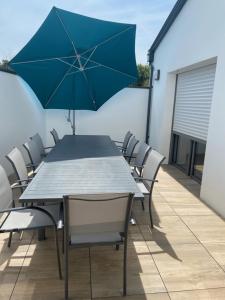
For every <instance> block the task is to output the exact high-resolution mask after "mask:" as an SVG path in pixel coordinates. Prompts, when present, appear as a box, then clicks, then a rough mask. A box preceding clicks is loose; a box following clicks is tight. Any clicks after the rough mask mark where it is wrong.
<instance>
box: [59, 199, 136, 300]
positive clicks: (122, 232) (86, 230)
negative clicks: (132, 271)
mask: <svg viewBox="0 0 225 300" xmlns="http://www.w3.org/2000/svg"><path fill="white" fill-rule="evenodd" d="M132 200H133V194H98V195H97V194H96V195H74V196H65V197H64V202H63V203H64V222H65V223H64V251H65V252H64V271H65V274H64V277H65V299H68V280H69V278H68V276H69V275H68V274H69V272H68V271H69V255H68V250H69V249H68V248H69V246H74V247H91V246H96V245H116V246H118V245H120V244H124V254H123V258H124V263H123V294H124V295H126V269H127V235H128V223H129V219H130V213H131V206H132Z"/></svg>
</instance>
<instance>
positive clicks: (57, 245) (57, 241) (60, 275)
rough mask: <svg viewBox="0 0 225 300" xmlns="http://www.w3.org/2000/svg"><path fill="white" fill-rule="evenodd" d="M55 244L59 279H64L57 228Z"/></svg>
mask: <svg viewBox="0 0 225 300" xmlns="http://www.w3.org/2000/svg"><path fill="white" fill-rule="evenodd" d="M55 243H56V252H57V261H58V270H59V278H60V279H62V270H61V261H60V252H59V239H58V232H57V228H55Z"/></svg>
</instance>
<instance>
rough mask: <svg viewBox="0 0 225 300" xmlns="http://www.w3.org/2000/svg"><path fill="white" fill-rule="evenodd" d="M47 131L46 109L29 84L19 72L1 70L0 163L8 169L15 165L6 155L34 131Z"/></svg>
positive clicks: (41, 132) (8, 170) (42, 133)
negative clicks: (12, 72)
mask: <svg viewBox="0 0 225 300" xmlns="http://www.w3.org/2000/svg"><path fill="white" fill-rule="evenodd" d="M36 132H39V133H40V134H41V136H44V133H45V119H44V111H43V109H42V107H41V105H40V103H39V101H38V99H37V98H36V96H35V95H34V93H33V91H32V90H31V89H30V88H29V86H28V85H27V84H26V83H25V82H24V81H23V80H22V79H20V78H19V77H18V76H15V75H13V74H9V73H5V72H0V164H2V166H3V167H4V168H5V169H6V171H7V173H8V174H10V173H12V168H11V166H10V164H9V162H8V161H6V159H5V155H6V154H7V153H8V152H10V151H11V150H12V148H13V147H15V146H16V147H18V148H19V149H21V150H22V151H23V153H24V155H25V158H26V159H28V158H27V157H26V153H25V151H24V150H23V147H22V146H21V145H22V144H23V143H24V142H26V140H27V139H28V138H29V137H30V136H31V135H33V134H34V133H36Z"/></svg>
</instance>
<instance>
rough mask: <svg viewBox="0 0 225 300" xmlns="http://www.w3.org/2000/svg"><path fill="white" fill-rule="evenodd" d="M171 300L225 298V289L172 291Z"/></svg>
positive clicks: (221, 299)
mask: <svg viewBox="0 0 225 300" xmlns="http://www.w3.org/2000/svg"><path fill="white" fill-rule="evenodd" d="M170 298H171V300H192V299H193V300H195V299H198V300H224V299H225V289H224V288H219V289H209V290H198V291H183V292H175V293H170Z"/></svg>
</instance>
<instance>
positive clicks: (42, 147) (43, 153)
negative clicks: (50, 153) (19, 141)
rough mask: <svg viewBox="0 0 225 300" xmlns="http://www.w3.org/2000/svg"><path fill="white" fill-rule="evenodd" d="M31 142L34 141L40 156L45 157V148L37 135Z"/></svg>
mask: <svg viewBox="0 0 225 300" xmlns="http://www.w3.org/2000/svg"><path fill="white" fill-rule="evenodd" d="M31 140H33V141H35V143H36V145H37V146H38V149H39V151H40V154H41V155H45V148H44V144H43V141H42V138H41V137H40V135H39V133H36V134H35V135H33V136H32V137H31Z"/></svg>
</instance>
